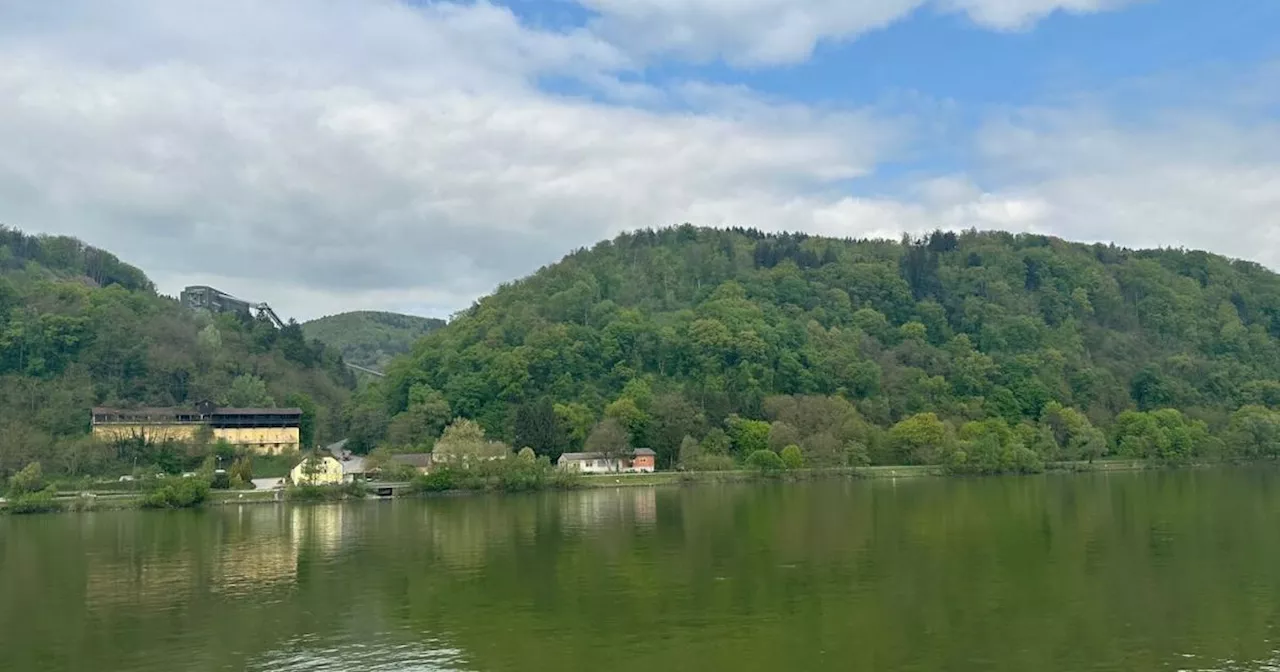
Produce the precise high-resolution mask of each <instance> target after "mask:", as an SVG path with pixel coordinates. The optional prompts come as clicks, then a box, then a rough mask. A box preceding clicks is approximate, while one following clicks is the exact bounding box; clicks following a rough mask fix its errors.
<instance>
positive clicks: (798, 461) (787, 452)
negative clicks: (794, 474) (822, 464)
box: [781, 443, 804, 469]
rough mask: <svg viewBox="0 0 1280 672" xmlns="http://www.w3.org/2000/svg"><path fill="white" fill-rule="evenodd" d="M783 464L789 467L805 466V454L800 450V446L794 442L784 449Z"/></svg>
mask: <svg viewBox="0 0 1280 672" xmlns="http://www.w3.org/2000/svg"><path fill="white" fill-rule="evenodd" d="M781 458H782V464H783V466H785V467H786V468H787V469H799V468H800V467H803V466H804V454H803V453H801V452H800V446H797V445H795V444H794V443H793V444H791V445H789V446H787V447H786V448H783V449H782V455H781Z"/></svg>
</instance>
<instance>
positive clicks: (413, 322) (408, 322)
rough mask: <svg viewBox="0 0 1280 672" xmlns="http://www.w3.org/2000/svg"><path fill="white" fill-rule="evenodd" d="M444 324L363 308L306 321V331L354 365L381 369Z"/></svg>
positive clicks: (436, 320) (412, 316)
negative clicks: (336, 350)
mask: <svg viewBox="0 0 1280 672" xmlns="http://www.w3.org/2000/svg"><path fill="white" fill-rule="evenodd" d="M444 325H445V322H444V320H438V319H434V318H429V317H417V316H415V315H401V314H399V313H385V312H378V311H372V310H362V311H356V312H351V313H341V314H339V315H329V316H327V317H322V318H319V319H316V320H311V321H309V322H304V323H303V324H302V333H304V334H306V336H307V338H312V339H316V340H319V341H322V342H324V343H325V344H326V345H330V346H333V347H335V348H337V349H338V350H339V351H340V352H342V357H343V359H345V360H346V361H348V362H351V363H352V364H358V365H360V366H366V367H370V368H374V369H381V368H382V367H384V366H386V364H387V362H389V361H391V358H392V357H395V356H397V355H403V354H405V353H407V352H409V350H410V348H412V347H413V344H414V343H415V342H417V340H418V339H419V338H422V337H423V336H426V335H427V334H429V333H431V332H432V331H434V330H436V329H439V328H440V327H443V326H444Z"/></svg>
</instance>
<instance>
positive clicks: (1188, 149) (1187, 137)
mask: <svg viewBox="0 0 1280 672" xmlns="http://www.w3.org/2000/svg"><path fill="white" fill-rule="evenodd" d="M1274 81H1275V80H1274V79H1272V82H1274ZM1275 90H1276V89H1274V88H1273V89H1272V91H1275ZM1234 111H1235V110H1233V109H1230V108H1224V109H1218V108H1214V109H1207V110H1196V109H1188V108H1182V109H1180V110H1178V111H1176V112H1169V111H1155V112H1149V113H1147V114H1140V115H1137V116H1136V118H1128V119H1126V118H1122V117H1121V116H1120V115H1119V114H1118V113H1115V112H1109V111H1108V110H1107V109H1105V108H1104V109H1098V108H1096V107H1093V106H1090V105H1084V106H1071V107H1066V108H1060V109H1035V110H1028V111H1023V112H1021V113H1018V114H1016V115H1011V116H1006V117H1003V118H998V119H993V120H992V121H991V122H990V123H989V124H988V125H987V126H986V128H985V129H984V130H983V131H982V132H981V133H980V134H979V138H978V151H979V155H978V158H977V163H978V165H981V166H985V168H984V170H985V172H986V173H987V174H988V177H987V179H988V180H989V181H990V182H992V183H995V184H999V185H1000V188H999V190H998V191H999V197H1000V198H1007V199H1015V198H1016V199H1024V200H1029V201H1036V202H1041V203H1044V204H1045V207H1044V209H1043V211H1042V212H1040V213H1039V214H1038V216H1037V217H1035V218H1033V219H1032V220H1031V221H1029V222H1028V226H1027V227H1026V228H1027V229H1028V230H1039V231H1044V232H1052V233H1055V234H1057V235H1062V236H1066V237H1069V238H1075V239H1082V240H1098V241H1117V242H1120V243H1122V244H1125V245H1128V246H1134V247H1159V246H1184V247H1191V248H1197V249H1208V250H1212V251H1215V252H1219V253H1223V254H1228V255H1231V256H1236V257H1241V258H1246V259H1252V260H1255V261H1259V262H1262V263H1264V264H1266V265H1269V266H1271V267H1272V268H1280V123H1277V122H1276V121H1275V119H1274V117H1270V116H1260V117H1257V118H1255V117H1252V116H1250V115H1243V116H1241V115H1237V114H1233V112H1234Z"/></svg>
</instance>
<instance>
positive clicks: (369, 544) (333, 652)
mask: <svg viewBox="0 0 1280 672" xmlns="http://www.w3.org/2000/svg"><path fill="white" fill-rule="evenodd" d="M1278 624H1280V471H1276V470H1274V469H1270V468H1222V469H1211V470H1197V471H1167V472H1164V471H1157V472H1137V473H1109V474H1084V475H1047V476H1038V477H1016V478H1014V477H1010V478H987V479H934V478H923V479H912V480H897V481H894V480H876V481H849V480H831V481H821V482H813V483H797V484H782V483H766V484H732V485H727V484H726V485H699V486H695V487H666V488H656V489H655V488H622V489H610V490H591V491H581V492H570V493H541V494H534V495H508V496H468V497H444V498H435V499H429V500H397V501H381V502H362V503H348V504H340V505H308V506H285V505H273V504H259V505H246V506H227V507H213V508H209V509H206V510H200V511H182V512H145V511H115V512H99V513H88V514H63V515H45V516H4V517H0V633H3V634H2V635H0V670H23V671H28V670H29V671H41V670H59V671H61V670H94V671H96V672H105V671H112V670H130V671H133V670H143V671H146V670H157V671H159V670H163V671H166V672H169V671H171V670H262V671H272V672H274V671H277V670H285V671H287V670H404V671H419V670H637V671H639V670H643V671H645V672H654V671H659V672H674V671H678V670H699V671H702V670H733V671H735V672H740V671H742V670H842V671H844V670H877V671H897V670H984V671H986V670H1009V671H1011V672H1012V671H1017V672H1026V671H1027V670H1048V671H1055V670H1073V671H1076V670H1124V671H1126V672H1132V671H1135V670H1167V671H1171V672H1172V671H1178V670H1188V671H1190V670H1275V669H1280V667H1277V666H1280V654H1278V653H1277V649H1280V639H1278V638H1280V630H1278V629H1277V626H1278Z"/></svg>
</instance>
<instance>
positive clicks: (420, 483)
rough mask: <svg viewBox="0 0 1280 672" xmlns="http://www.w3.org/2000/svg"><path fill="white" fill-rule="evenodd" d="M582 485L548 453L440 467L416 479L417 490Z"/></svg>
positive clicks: (532, 488) (525, 489)
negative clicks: (533, 458)
mask: <svg viewBox="0 0 1280 672" xmlns="http://www.w3.org/2000/svg"><path fill="white" fill-rule="evenodd" d="M579 484H580V481H579V478H578V476H577V474H573V473H569V472H566V471H563V470H560V469H556V468H555V467H553V466H552V465H551V460H549V459H547V458H546V457H545V456H543V457H539V458H537V459H536V460H535V461H528V460H522V459H519V458H516V459H509V460H493V461H488V462H481V463H480V464H477V465H474V466H471V467H461V468H458V467H440V468H437V469H435V470H433V471H431V472H430V473H427V474H423V475H421V476H418V477H417V478H415V479H413V488H414V490H416V491H417V492H445V491H448V490H503V491H506V492H522V491H529V490H549V489H568V488H573V487H577V486H578V485H579Z"/></svg>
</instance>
